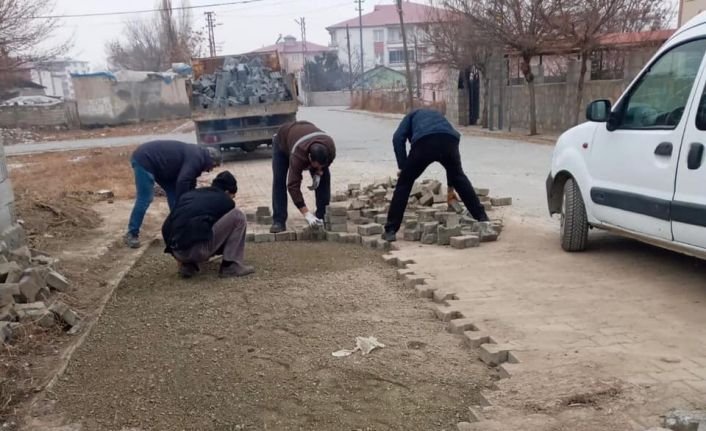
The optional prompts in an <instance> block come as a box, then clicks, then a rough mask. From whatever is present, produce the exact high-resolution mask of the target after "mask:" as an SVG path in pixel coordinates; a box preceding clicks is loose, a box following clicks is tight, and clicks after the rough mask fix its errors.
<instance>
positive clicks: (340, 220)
mask: <svg viewBox="0 0 706 431" xmlns="http://www.w3.org/2000/svg"><path fill="white" fill-rule="evenodd" d="M324 221H325V222H326V223H330V224H346V223H348V216H346V215H343V216H340V215H330V214H329V213H326V215H325V216H324Z"/></svg>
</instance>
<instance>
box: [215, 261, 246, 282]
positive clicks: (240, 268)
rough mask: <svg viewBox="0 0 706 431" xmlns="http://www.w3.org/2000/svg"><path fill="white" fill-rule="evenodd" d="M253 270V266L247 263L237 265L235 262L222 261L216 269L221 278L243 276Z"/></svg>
mask: <svg viewBox="0 0 706 431" xmlns="http://www.w3.org/2000/svg"><path fill="white" fill-rule="evenodd" d="M253 272H255V268H253V267H252V266H247V265H239V264H237V263H235V262H228V261H225V260H224V261H223V262H222V263H221V268H220V269H219V270H218V276H219V277H221V278H229V277H245V276H246V275H249V274H252V273H253Z"/></svg>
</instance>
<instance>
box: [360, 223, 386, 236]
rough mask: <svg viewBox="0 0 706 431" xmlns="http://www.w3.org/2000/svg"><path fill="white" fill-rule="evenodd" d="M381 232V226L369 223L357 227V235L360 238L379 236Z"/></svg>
mask: <svg viewBox="0 0 706 431" xmlns="http://www.w3.org/2000/svg"><path fill="white" fill-rule="evenodd" d="M382 232H383V228H382V225H379V224H376V223H369V224H364V225H360V226H358V233H359V234H360V235H361V236H369V235H380V234H382Z"/></svg>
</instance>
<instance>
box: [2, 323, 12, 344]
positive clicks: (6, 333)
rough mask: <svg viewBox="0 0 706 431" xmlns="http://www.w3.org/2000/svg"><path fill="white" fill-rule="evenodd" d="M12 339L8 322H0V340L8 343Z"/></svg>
mask: <svg viewBox="0 0 706 431" xmlns="http://www.w3.org/2000/svg"><path fill="white" fill-rule="evenodd" d="M11 339H12V326H11V325H10V322H0V340H2V342H3V343H8V342H10V340H11Z"/></svg>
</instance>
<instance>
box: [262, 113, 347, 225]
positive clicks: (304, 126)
mask: <svg viewBox="0 0 706 431" xmlns="http://www.w3.org/2000/svg"><path fill="white" fill-rule="evenodd" d="M335 157H336V145H335V144H334V142H333V139H332V138H331V137H330V136H329V135H327V134H326V133H324V132H322V131H321V130H320V129H319V128H318V127H316V126H315V125H313V124H312V123H310V122H308V121H295V122H289V123H285V124H283V125H282V126H281V127H280V128H279V130H278V131H277V134H276V135H275V136H274V137H273V138H272V221H273V223H272V228H271V229H270V232H272V233H278V232H284V231H285V230H287V191H289V195H290V196H291V197H292V201H294V205H296V207H297V208H298V209H299V211H300V212H301V213H302V215H303V216H304V218H305V219H306V221H307V223H308V224H309V226H312V227H318V226H323V221H322V219H323V218H324V214H325V213H326V206H327V205H328V204H329V202H330V201H331V173H330V172H329V166H330V165H331V163H332V162H333V159H334V158H335ZM305 170H308V171H309V173H310V174H311V177H312V183H313V184H312V186H311V187H309V189H310V190H315V194H316V214H312V213H311V212H310V211H309V209H308V208H307V206H306V203H305V202H304V196H303V195H302V192H301V184H302V176H303V172H304V171H305Z"/></svg>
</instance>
